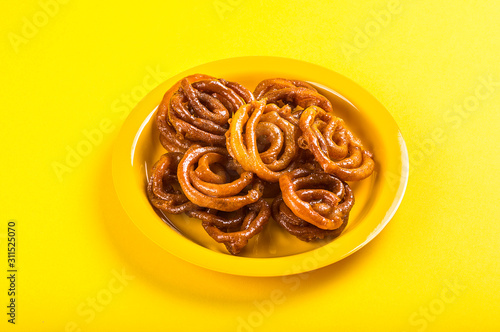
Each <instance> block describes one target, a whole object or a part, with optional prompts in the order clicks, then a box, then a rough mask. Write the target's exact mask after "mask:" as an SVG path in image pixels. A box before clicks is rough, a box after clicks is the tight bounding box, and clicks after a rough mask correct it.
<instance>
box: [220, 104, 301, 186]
mask: <svg viewBox="0 0 500 332" xmlns="http://www.w3.org/2000/svg"><path fill="white" fill-rule="evenodd" d="M289 110H290V108H289V107H288V106H284V107H283V108H281V109H280V108H279V107H278V106H276V105H274V104H269V105H266V101H265V99H264V100H260V101H253V102H251V103H250V104H246V105H244V106H243V107H241V108H240V109H239V110H238V111H237V112H236V113H235V114H234V116H233V118H232V119H231V125H230V128H229V131H228V132H227V133H226V136H227V149H228V151H229V153H230V154H231V155H232V156H233V158H235V159H236V160H237V161H238V162H239V163H240V164H241V166H242V167H243V168H244V169H245V170H246V171H250V172H254V173H255V174H256V175H257V176H258V177H259V178H261V179H263V180H265V181H268V182H277V181H278V179H279V177H280V176H281V175H282V174H284V173H285V172H287V171H289V170H290V167H291V166H292V161H293V160H294V159H295V157H296V155H297V152H298V146H297V139H298V137H299V135H300V133H299V128H298V127H297V126H296V125H294V124H292V123H290V122H289V121H287V120H286V119H285V118H284V117H283V116H282V115H283V114H284V113H286V112H289Z"/></svg>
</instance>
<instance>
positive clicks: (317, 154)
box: [299, 106, 375, 181]
mask: <svg viewBox="0 0 500 332" xmlns="http://www.w3.org/2000/svg"><path fill="white" fill-rule="evenodd" d="M299 125H300V129H301V130H302V137H301V143H300V144H301V146H303V147H306V148H308V149H309V150H310V151H311V152H312V153H313V154H314V158H315V160H316V161H317V162H318V163H319V164H320V165H321V167H322V168H323V170H324V171H325V172H326V173H329V174H333V175H336V176H337V177H339V178H340V179H341V180H343V181H359V180H362V179H364V178H367V177H368V176H370V175H371V174H372V173H373V170H374V167H375V163H374V161H373V159H372V154H371V153H370V152H369V151H367V150H365V149H364V148H363V145H362V144H361V141H360V140H359V139H358V138H356V137H355V136H354V135H353V134H352V132H350V131H349V130H348V129H347V128H346V126H345V124H344V121H343V120H342V119H340V118H337V117H336V116H334V115H333V114H331V113H328V112H326V111H325V110H323V109H321V108H319V107H316V106H311V107H308V108H307V109H305V110H304V111H303V112H302V115H301V116H300V122H299Z"/></svg>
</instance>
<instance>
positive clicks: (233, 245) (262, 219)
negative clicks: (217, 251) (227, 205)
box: [189, 199, 271, 255]
mask: <svg viewBox="0 0 500 332" xmlns="http://www.w3.org/2000/svg"><path fill="white" fill-rule="evenodd" d="M217 212H219V211H215V210H207V211H206V212H195V213H191V214H189V215H190V216H192V217H196V218H199V219H201V220H202V225H203V228H204V229H205V230H206V232H207V233H208V234H209V235H210V236H211V237H212V238H213V239H214V240H215V241H217V242H219V243H224V244H225V245H226V248H227V250H228V251H229V252H230V253H231V254H233V255H236V254H238V253H240V251H241V250H242V249H243V248H244V247H245V246H246V245H247V243H248V240H249V239H250V238H252V237H254V236H255V235H257V234H258V233H260V232H261V231H262V228H263V227H264V225H265V224H266V223H267V222H268V220H269V218H270V216H271V210H270V208H269V204H268V203H267V202H266V201H265V200H263V199H260V200H258V201H257V202H255V203H252V204H249V205H246V206H244V207H242V208H241V209H239V210H237V211H236V212H238V214H236V215H235V216H233V217H226V218H221V217H219V216H218V215H217Z"/></svg>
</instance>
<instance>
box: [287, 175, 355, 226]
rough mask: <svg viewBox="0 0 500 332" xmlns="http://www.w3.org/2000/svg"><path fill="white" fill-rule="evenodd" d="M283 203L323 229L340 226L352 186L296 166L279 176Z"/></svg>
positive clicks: (300, 216)
mask: <svg viewBox="0 0 500 332" xmlns="http://www.w3.org/2000/svg"><path fill="white" fill-rule="evenodd" d="M280 188H281V192H282V195H283V201H284V202H285V204H286V206H287V207H288V208H289V209H290V210H291V211H292V212H293V214H294V215H296V216H297V217H299V218H300V219H302V220H304V221H306V222H308V223H310V224H312V225H314V226H316V227H318V228H321V229H325V230H334V229H337V228H339V227H341V226H342V224H343V223H344V218H345V217H346V216H348V215H349V212H350V211H351V208H352V206H353V204H354V195H353V193H352V190H351V188H350V187H349V186H348V185H347V184H346V183H345V182H342V181H341V180H339V179H338V178H336V177H335V176H332V175H330V174H326V173H317V172H314V171H313V170H311V169H309V168H297V169H295V170H293V171H291V172H288V173H286V174H284V175H283V176H281V177H280Z"/></svg>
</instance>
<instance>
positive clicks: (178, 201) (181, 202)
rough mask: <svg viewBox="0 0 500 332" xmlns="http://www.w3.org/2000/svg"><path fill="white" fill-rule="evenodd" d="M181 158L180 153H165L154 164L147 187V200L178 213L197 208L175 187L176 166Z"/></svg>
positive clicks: (168, 211)
mask: <svg viewBox="0 0 500 332" xmlns="http://www.w3.org/2000/svg"><path fill="white" fill-rule="evenodd" d="M181 158H182V154H180V153H175V152H167V153H165V154H164V155H162V156H161V157H160V160H158V161H157V162H156V164H155V165H154V167H153V171H152V174H151V177H150V178H149V182H148V187H147V193H148V198H149V201H150V202H151V204H153V206H155V207H156V208H158V209H160V210H161V211H164V212H167V213H172V214H178V213H182V212H185V211H188V210H193V209H196V208H197V206H196V205H195V204H193V203H191V202H190V201H189V200H188V198H187V197H186V196H185V195H184V194H183V193H182V191H180V190H179V189H177V188H175V187H176V186H177V187H178V181H177V166H178V164H179V161H180V160H181Z"/></svg>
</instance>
